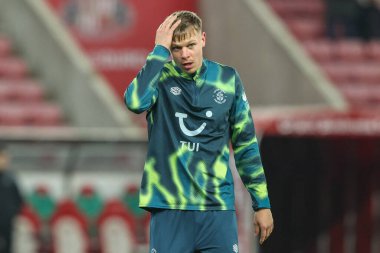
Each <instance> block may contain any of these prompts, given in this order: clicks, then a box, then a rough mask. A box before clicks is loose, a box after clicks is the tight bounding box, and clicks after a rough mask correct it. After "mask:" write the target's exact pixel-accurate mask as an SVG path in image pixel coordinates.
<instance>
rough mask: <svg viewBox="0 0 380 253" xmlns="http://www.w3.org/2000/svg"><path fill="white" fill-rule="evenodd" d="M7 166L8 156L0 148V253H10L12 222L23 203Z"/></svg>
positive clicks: (2, 148)
mask: <svg viewBox="0 0 380 253" xmlns="http://www.w3.org/2000/svg"><path fill="white" fill-rule="evenodd" d="M8 164H9V157H8V154H7V153H6V151H5V150H4V147H0V202H1V208H0V253H10V252H11V245H12V232H13V231H12V230H13V229H12V225H13V220H14V218H15V217H16V216H17V214H18V213H19V212H20V210H21V206H22V202H23V201H22V197H21V194H20V191H19V189H18V187H17V184H16V181H15V179H14V178H13V176H12V174H11V173H10V172H9V171H7V168H8Z"/></svg>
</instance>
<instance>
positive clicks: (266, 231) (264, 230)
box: [260, 225, 273, 244]
mask: <svg viewBox="0 0 380 253" xmlns="http://www.w3.org/2000/svg"><path fill="white" fill-rule="evenodd" d="M272 232H273V225H271V226H261V227H260V244H263V243H264V241H265V240H266V239H268V237H269V236H270V235H271V233H272Z"/></svg>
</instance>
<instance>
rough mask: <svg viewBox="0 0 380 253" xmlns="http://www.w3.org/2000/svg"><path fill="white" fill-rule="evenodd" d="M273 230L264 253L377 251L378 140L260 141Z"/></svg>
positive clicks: (379, 224)
mask: <svg viewBox="0 0 380 253" xmlns="http://www.w3.org/2000/svg"><path fill="white" fill-rule="evenodd" d="M261 152H262V156H263V163H264V166H265V168H266V176H267V180H268V187H269V193H270V197H271V202H272V207H273V215H274V219H275V232H274V233H273V235H272V236H271V238H270V239H269V240H268V241H267V242H266V243H265V245H264V246H263V247H262V252H265V253H277V252H281V253H290V252H297V253H343V252H344V253H347V252H352V253H367V252H368V253H375V252H380V245H379V241H380V240H379V239H380V208H379V206H380V139H379V138H356V137H355V138H353V137H352V138H332V137H329V138H327V137H326V138H311V137H273V136H272V137H271V136H267V137H264V138H263V139H262V146H261Z"/></svg>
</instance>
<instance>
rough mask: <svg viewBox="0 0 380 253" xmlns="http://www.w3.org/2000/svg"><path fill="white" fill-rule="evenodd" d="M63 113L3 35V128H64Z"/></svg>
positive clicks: (0, 67)
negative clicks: (50, 99)
mask: <svg viewBox="0 0 380 253" xmlns="http://www.w3.org/2000/svg"><path fill="white" fill-rule="evenodd" d="M64 121H65V120H64V112H63V110H62V109H61V107H60V106H59V105H58V103H56V102H53V101H49V99H48V96H47V92H46V91H45V89H44V88H43V86H42V84H41V83H40V82H39V81H38V80H35V78H34V77H33V73H31V70H30V69H29V67H28V65H27V64H26V62H25V61H24V60H23V59H22V58H20V57H19V56H17V55H16V53H15V51H14V49H13V45H12V42H11V40H10V39H9V38H8V37H7V36H6V35H4V34H0V126H62V125H64V124H65V123H64Z"/></svg>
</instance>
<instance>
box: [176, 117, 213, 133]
mask: <svg viewBox="0 0 380 253" xmlns="http://www.w3.org/2000/svg"><path fill="white" fill-rule="evenodd" d="M175 116H176V117H177V118H178V120H179V127H180V128H181V131H182V132H183V133H184V134H185V135H187V136H196V135H198V134H200V133H202V131H203V130H204V129H205V127H206V125H207V123H205V122H203V123H202V125H200V127H198V128H197V129H195V130H189V129H187V127H186V126H185V122H184V119H186V118H187V116H188V115H187V114H186V113H180V112H176V113H175ZM206 117H207V118H211V117H212V111H207V112H206Z"/></svg>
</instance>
